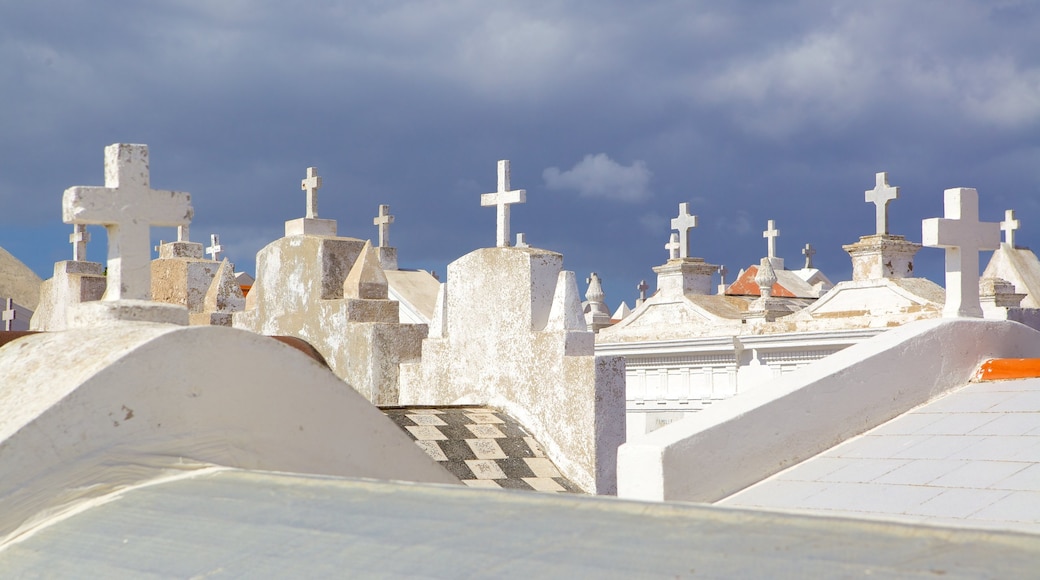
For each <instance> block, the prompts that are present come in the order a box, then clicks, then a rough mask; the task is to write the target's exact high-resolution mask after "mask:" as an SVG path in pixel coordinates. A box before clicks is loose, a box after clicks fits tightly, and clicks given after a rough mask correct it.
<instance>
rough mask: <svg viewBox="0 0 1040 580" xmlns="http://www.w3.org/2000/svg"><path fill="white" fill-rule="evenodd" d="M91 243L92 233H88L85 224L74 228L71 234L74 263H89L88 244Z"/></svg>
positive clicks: (70, 241)
mask: <svg viewBox="0 0 1040 580" xmlns="http://www.w3.org/2000/svg"><path fill="white" fill-rule="evenodd" d="M89 241H90V232H88V231H87V226H85V225H83V224H75V225H73V226H72V233H71V234H69V243H70V244H72V260H73V261H74V262H86V261H87V242H89Z"/></svg>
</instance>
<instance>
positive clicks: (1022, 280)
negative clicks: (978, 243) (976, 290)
mask: <svg viewBox="0 0 1040 580" xmlns="http://www.w3.org/2000/svg"><path fill="white" fill-rule="evenodd" d="M1004 215H1005V219H1004V221H1002V222H1000V227H1001V230H1003V232H1004V242H1003V243H1001V244H1000V247H998V248H997V249H996V251H995V252H993V256H992V257H991V258H990V260H989V263H988V264H986V269H985V270H984V271H983V273H982V277H983V279H986V278H999V279H1002V280H1006V281H1008V282H1010V283H1011V284H1012V285H1013V286H1014V290H1015V292H1016V293H1020V294H1022V295H1023V298H1022V302H1021V307H1022V308H1040V260H1038V259H1037V257H1036V254H1034V253H1033V251H1032V250H1030V249H1029V248H1023V247H1019V246H1018V245H1017V244H1016V243H1015V232H1016V231H1017V230H1018V229H1019V227H1020V221H1019V220H1017V219H1015V212H1014V211H1013V210H1010V209H1009V210H1007V211H1006V212H1005V214H1004Z"/></svg>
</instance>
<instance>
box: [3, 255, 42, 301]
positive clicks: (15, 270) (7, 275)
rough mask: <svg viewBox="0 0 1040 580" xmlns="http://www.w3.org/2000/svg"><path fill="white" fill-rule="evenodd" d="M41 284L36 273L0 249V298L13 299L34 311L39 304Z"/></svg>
mask: <svg viewBox="0 0 1040 580" xmlns="http://www.w3.org/2000/svg"><path fill="white" fill-rule="evenodd" d="M41 284H43V280H41V279H40V277H39V276H37V275H36V272H33V271H32V270H30V269H29V267H28V266H26V265H25V264H23V263H22V262H21V260H19V259H18V258H15V257H14V256H12V255H11V253H10V252H8V251H7V250H5V249H3V248H0V296H5V297H8V298H13V299H14V301H15V302H17V303H18V304H21V305H22V306H24V307H26V308H28V309H29V310H36V306H37V305H38V304H39V303H40V285H41Z"/></svg>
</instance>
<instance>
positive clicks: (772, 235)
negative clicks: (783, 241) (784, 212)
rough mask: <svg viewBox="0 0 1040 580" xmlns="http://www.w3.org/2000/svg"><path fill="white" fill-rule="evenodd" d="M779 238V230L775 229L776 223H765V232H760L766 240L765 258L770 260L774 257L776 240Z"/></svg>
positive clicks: (771, 221) (770, 221)
mask: <svg viewBox="0 0 1040 580" xmlns="http://www.w3.org/2000/svg"><path fill="white" fill-rule="evenodd" d="M779 236H780V230H778V229H776V222H775V221H773V220H769V221H768V222H766V231H764V232H762V237H763V238H766V240H767V241H766V256H768V257H770V258H775V257H776V238H777V237H779Z"/></svg>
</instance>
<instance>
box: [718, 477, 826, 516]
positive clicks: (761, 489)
mask: <svg viewBox="0 0 1040 580" xmlns="http://www.w3.org/2000/svg"><path fill="white" fill-rule="evenodd" d="M829 485H834V484H828V483H820V482H815V481H782V480H769V481H765V482H763V483H760V484H758V485H754V486H751V487H749V488H747V489H745V490H743V491H741V492H738V493H737V494H735V495H732V496H730V497H728V498H726V499H724V500H722V501H720V502H718V503H719V504H722V505H734V506H755V507H775V508H788V509H797V508H802V507H804V505H805V502H806V500H807V499H808V498H809V497H811V496H813V495H814V494H817V493H820V492H821V491H823V490H825V489H827V487H828V486H829Z"/></svg>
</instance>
